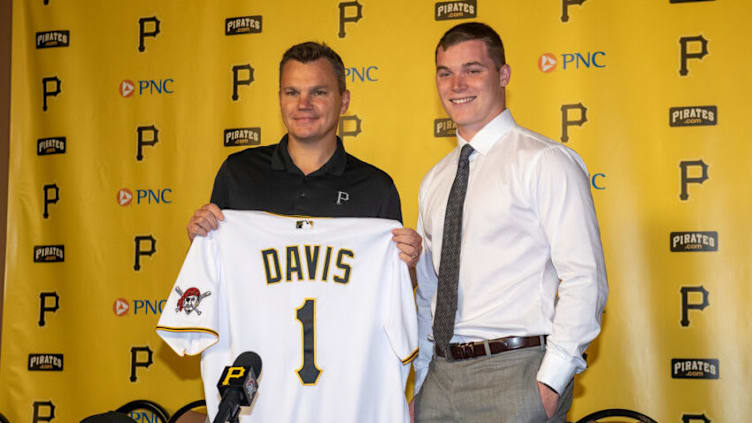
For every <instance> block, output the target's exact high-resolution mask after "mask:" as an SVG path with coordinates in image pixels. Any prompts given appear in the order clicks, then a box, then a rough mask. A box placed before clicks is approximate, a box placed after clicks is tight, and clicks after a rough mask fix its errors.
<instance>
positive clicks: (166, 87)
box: [118, 78, 175, 98]
mask: <svg viewBox="0 0 752 423" xmlns="http://www.w3.org/2000/svg"><path fill="white" fill-rule="evenodd" d="M173 83H175V80H174V79H172V78H165V79H157V80H154V79H140V80H138V81H137V82H136V83H134V82H133V81H131V80H130V79H124V80H123V82H121V83H120V85H119V86H118V90H119V91H120V95H121V96H123V97H125V98H127V97H130V96H132V95H133V93H134V92H136V84H138V95H146V94H149V95H154V94H163V93H164V94H172V93H174V92H175V91H174V89H173V88H172V84H173Z"/></svg>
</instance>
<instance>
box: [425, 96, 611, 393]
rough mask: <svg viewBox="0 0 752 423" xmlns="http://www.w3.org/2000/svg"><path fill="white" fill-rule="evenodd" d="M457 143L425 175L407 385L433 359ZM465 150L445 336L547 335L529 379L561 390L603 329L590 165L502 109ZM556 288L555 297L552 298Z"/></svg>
mask: <svg viewBox="0 0 752 423" xmlns="http://www.w3.org/2000/svg"><path fill="white" fill-rule="evenodd" d="M457 141H458V142H457V144H458V146H457V148H455V149H454V150H452V152H450V153H449V154H448V155H447V156H446V157H444V158H443V159H442V160H441V161H439V163H437V164H436V165H435V166H434V167H433V168H432V169H431V170H430V171H429V172H428V174H427V175H426V176H425V178H423V182H422V183H421V187H420V193H419V196H418V198H419V215H418V233H419V234H420V235H421V236H422V237H423V242H424V249H423V253H422V255H421V258H420V261H419V263H418V267H417V274H418V291H417V303H418V333H419V342H420V354H419V356H418V358H417V359H416V360H415V362H414V366H415V370H416V378H415V380H416V382H415V392H416V393H417V392H418V391H419V390H420V386H421V385H422V383H423V380H424V379H425V376H426V373H427V371H428V364H429V363H430V361H431V357H432V355H433V351H434V350H433V342H432V339H433V338H432V335H431V332H432V326H433V312H434V310H435V308H436V288H437V281H438V279H437V278H438V276H437V275H438V273H439V263H440V261H441V260H440V258H441V241H442V231H443V228H444V214H445V211H446V204H447V199H448V198H449V190H450V188H451V186H452V182H453V181H454V177H455V174H456V172H457V161H458V159H459V153H460V149H461V148H462V146H463V145H465V144H466V143H467V141H466V140H464V139H462V137H461V136H460V135H459V133H458V135H457ZM470 145H471V146H472V147H473V148H474V149H475V152H474V153H473V154H472V155H471V156H470V176H469V180H468V188H467V196H466V198H465V205H464V212H463V221H462V250H461V255H460V272H459V287H458V294H457V315H456V320H455V329H454V337H453V338H452V341H451V342H470V341H478V340H484V339H495V338H500V337H505V336H532V335H548V341H547V347H546V353H545V356H544V358H543V362H542V364H541V367H540V369H539V371H538V375H537V379H538V381H540V382H543V383H545V384H547V385H549V386H550V387H552V388H554V389H555V390H556V391H557V392H562V391H563V390H564V388H565V387H566V385H567V384H568V383H569V381H570V379H571V378H572V377H573V376H574V374H575V373H580V372H582V371H583V370H584V369H585V367H586V363H585V361H584V360H583V358H582V353H583V352H584V350H585V348H586V347H587V345H588V344H589V343H590V342H591V341H592V340H593V339H594V338H595V337H596V335H598V333H599V332H600V320H601V312H602V310H603V307H604V305H605V303H606V297H607V295H608V285H607V282H606V269H605V264H604V261H603V251H602V249H601V241H600V230H599V229H598V221H597V220H596V217H595V210H594V209H593V199H592V197H591V194H590V182H589V179H588V172H587V169H586V168H585V164H584V163H583V161H582V159H581V158H580V157H579V156H578V155H577V153H575V152H574V151H573V150H572V149H570V148H568V147H565V146H564V145H562V144H560V143H558V142H555V141H552V140H550V139H548V138H546V137H544V136H542V135H539V134H536V133H534V132H532V131H529V130H527V129H525V128H522V127H520V126H517V124H516V123H515V122H514V119H513V118H512V115H511V113H510V112H509V110H505V111H504V112H502V113H501V114H499V115H498V116H496V117H495V118H494V119H493V120H492V121H491V122H489V123H488V124H487V125H486V126H485V127H483V129H481V130H480V131H479V132H478V133H477V134H476V135H475V136H474V137H473V139H472V140H470ZM557 294H558V297H557Z"/></svg>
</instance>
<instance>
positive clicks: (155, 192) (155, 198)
mask: <svg viewBox="0 0 752 423" xmlns="http://www.w3.org/2000/svg"><path fill="white" fill-rule="evenodd" d="M171 196H172V188H157V189H152V188H144V189H142V188H137V189H136V194H135V195H134V194H133V191H131V190H130V189H128V188H120V190H118V192H117V196H116V198H117V203H118V205H120V206H121V207H125V206H127V205H129V204H131V203H132V202H133V200H134V197H135V200H136V204H138V205H141V204H171V203H172V198H171Z"/></svg>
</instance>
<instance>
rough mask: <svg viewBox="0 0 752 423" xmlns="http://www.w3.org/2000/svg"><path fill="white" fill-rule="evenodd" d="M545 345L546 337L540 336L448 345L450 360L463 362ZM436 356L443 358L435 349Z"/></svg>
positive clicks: (443, 355)
mask: <svg viewBox="0 0 752 423" xmlns="http://www.w3.org/2000/svg"><path fill="white" fill-rule="evenodd" d="M545 343H546V337H545V336H543V335H541V336H524V337H523V336H508V337H506V338H498V339H490V340H488V341H478V342H468V343H464V344H449V352H450V355H451V359H453V360H464V359H467V358H475V357H480V356H484V355H493V354H498V353H502V352H505V351H512V350H517V349H520V348H528V347H537V346H540V345H544V344H545ZM435 350H436V355H438V356H439V357H445V354H444V352H443V351H440V350H439V348H435Z"/></svg>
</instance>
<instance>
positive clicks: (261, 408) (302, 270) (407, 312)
mask: <svg viewBox="0 0 752 423" xmlns="http://www.w3.org/2000/svg"><path fill="white" fill-rule="evenodd" d="M223 213H224V216H225V220H224V221H223V222H221V223H220V226H219V229H218V230H216V231H213V232H211V233H210V234H209V236H207V237H197V238H196V239H194V240H193V244H192V245H191V248H190V250H189V251H188V256H187V257H186V259H185V262H184V263H183V267H182V269H181V270H180V274H179V276H178V279H177V282H175V286H174V287H173V289H172V291H171V292H170V296H169V297H168V300H167V304H166V305H165V308H164V310H163V312H162V316H161V318H160V319H159V323H158V326H157V332H158V334H159V335H160V336H161V337H162V338H163V339H164V340H165V341H166V342H167V343H168V344H169V345H170V346H171V347H172V349H174V350H175V351H176V352H177V353H178V354H179V355H183V354H189V355H193V354H198V353H203V354H202V357H201V376H202V378H203V381H204V393H205V396H206V402H207V408H208V411H209V415H210V417H212V418H214V416H215V415H216V413H217V409H218V404H219V401H220V397H219V393H218V390H217V387H216V385H217V381H218V380H219V377H220V375H221V373H222V370H223V369H224V366H230V365H232V363H233V361H234V360H235V358H236V357H237V356H238V355H239V354H240V353H242V352H244V351H254V352H256V353H258V354H259V356H260V357H261V359H262V361H263V367H262V370H261V375H260V377H259V389H258V393H257V394H256V400H255V402H254V403H253V405H252V407H248V408H245V409H243V411H242V412H241V417H240V421H241V423H250V422H264V423H266V422H338V423H347V422H353V423H354V422H384V423H395V422H408V421H409V416H408V410H407V402H406V399H405V394H404V388H405V383H406V381H407V375H408V372H409V362H410V361H411V360H412V359H413V358H414V357H415V355H416V354H417V350H416V348H417V318H416V313H415V300H414V297H413V290H412V285H411V283H410V276H409V274H408V270H407V266H406V265H405V264H404V263H403V262H402V261H401V260H400V259H399V252H398V250H397V248H396V246H395V244H394V242H393V241H392V239H391V238H392V234H391V230H392V229H394V228H397V227H400V225H399V223H398V222H396V221H392V220H386V219H376V218H307V217H305V218H304V217H288V216H276V215H271V214H267V213H263V212H255V211H232V210H226V211H224V212H223Z"/></svg>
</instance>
